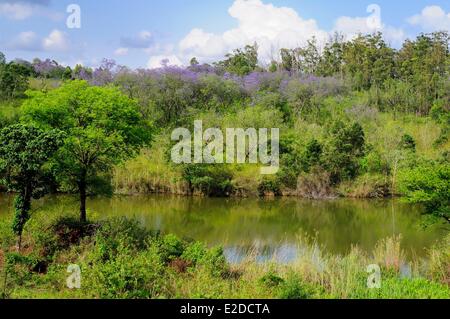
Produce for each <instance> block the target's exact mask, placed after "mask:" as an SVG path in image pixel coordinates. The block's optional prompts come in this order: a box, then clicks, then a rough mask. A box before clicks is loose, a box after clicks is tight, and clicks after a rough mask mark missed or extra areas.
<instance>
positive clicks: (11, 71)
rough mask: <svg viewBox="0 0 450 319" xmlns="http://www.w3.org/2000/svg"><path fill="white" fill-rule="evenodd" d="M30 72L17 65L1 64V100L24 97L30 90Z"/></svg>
mask: <svg viewBox="0 0 450 319" xmlns="http://www.w3.org/2000/svg"><path fill="white" fill-rule="evenodd" d="M30 75H31V74H30V70H29V69H27V68H26V67H25V66H23V65H21V64H18V63H15V62H9V63H0V98H2V99H15V98H21V97H23V96H24V92H25V91H26V89H27V88H28V77H29V76H30Z"/></svg>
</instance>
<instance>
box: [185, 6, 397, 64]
mask: <svg viewBox="0 0 450 319" xmlns="http://www.w3.org/2000/svg"><path fill="white" fill-rule="evenodd" d="M367 12H368V15H367V16H366V17H340V18H338V19H337V20H336V22H335V25H334V27H333V28H332V30H328V31H327V30H323V29H321V28H320V27H319V26H318V24H317V22H316V21H315V20H314V19H305V18H302V16H301V15H300V13H301V12H300V13H298V12H297V11H295V10H294V9H292V8H288V7H276V6H274V5H273V4H270V3H267V4H266V3H263V2H262V1H261V0H235V1H234V3H233V4H232V6H231V7H230V8H229V10H228V13H229V15H230V16H231V17H232V18H234V19H236V20H237V22H238V26H237V27H236V28H233V29H231V30H228V31H226V32H224V33H222V34H216V33H211V32H208V31H206V30H203V29H201V28H195V29H193V30H191V31H190V32H189V33H188V34H187V35H186V36H185V37H184V38H183V39H182V40H181V41H180V42H179V44H178V50H177V51H176V52H177V56H178V57H179V59H180V60H182V61H183V62H185V63H187V61H189V59H190V58H191V57H193V56H195V57H197V58H198V59H200V60H201V61H204V62H209V61H213V60H216V59H218V58H222V57H223V55H224V54H226V53H228V52H231V51H232V50H233V49H235V48H239V47H243V46H245V45H247V44H252V43H254V42H256V43H258V45H259V52H258V53H259V56H260V59H261V60H263V61H266V62H267V61H268V60H270V59H272V58H277V57H278V53H279V50H280V49H281V48H288V49H292V48H296V47H299V46H302V45H304V44H305V43H306V42H307V40H310V39H311V38H312V37H315V38H316V39H317V41H318V44H319V46H321V45H322V44H323V43H324V42H325V41H326V40H328V39H329V37H330V35H332V34H333V33H334V32H340V33H342V34H343V35H344V36H345V37H346V38H347V39H351V38H353V37H355V36H356V35H357V34H359V33H362V34H368V33H374V32H376V31H381V32H383V34H384V35H385V38H386V40H387V41H388V42H390V43H391V44H392V45H400V44H401V43H402V41H403V40H404V39H405V38H406V34H405V32H404V31H403V29H400V28H395V27H392V26H388V25H385V24H383V23H382V22H381V16H380V15H378V16H377V15H376V13H379V7H378V6H376V5H371V6H369V7H368V10H367Z"/></svg>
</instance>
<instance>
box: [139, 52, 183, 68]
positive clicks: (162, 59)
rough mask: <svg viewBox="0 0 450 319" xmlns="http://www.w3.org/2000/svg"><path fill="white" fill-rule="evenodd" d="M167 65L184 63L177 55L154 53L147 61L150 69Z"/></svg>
mask: <svg viewBox="0 0 450 319" xmlns="http://www.w3.org/2000/svg"><path fill="white" fill-rule="evenodd" d="M164 64H166V65H176V66H181V65H183V63H182V62H181V61H180V59H179V58H178V57H177V56H176V55H154V56H152V57H151V58H150V60H149V61H148V63H147V67H148V68H149V69H156V68H160V67H162V66H163V65H164Z"/></svg>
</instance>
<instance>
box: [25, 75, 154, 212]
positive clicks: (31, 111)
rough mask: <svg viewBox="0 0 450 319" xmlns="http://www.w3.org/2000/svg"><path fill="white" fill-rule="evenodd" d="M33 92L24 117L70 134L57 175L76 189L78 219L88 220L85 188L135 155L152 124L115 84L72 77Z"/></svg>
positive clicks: (58, 158)
mask: <svg viewBox="0 0 450 319" xmlns="http://www.w3.org/2000/svg"><path fill="white" fill-rule="evenodd" d="M29 95H30V99H28V100H27V101H26V102H25V103H24V106H23V110H24V116H23V118H24V120H25V121H27V122H30V123H33V124H35V125H38V126H39V127H41V128H44V129H59V130H61V131H63V132H65V134H66V138H65V140H64V145H63V146H62V147H61V149H60V150H59V152H58V156H57V164H58V166H57V168H58V170H59V174H58V177H59V179H60V181H62V182H65V183H66V184H67V185H68V186H69V187H73V188H76V189H77V190H78V192H79V194H80V218H81V220H83V221H85V220H86V206H85V202H86V195H87V194H86V193H87V190H88V189H89V187H91V186H93V185H95V184H94V183H90V182H91V181H93V180H98V177H99V176H100V177H101V176H102V174H108V173H110V172H111V169H112V168H113V166H114V165H116V164H119V163H120V162H122V161H124V160H126V159H127V158H129V157H131V156H133V155H135V154H137V152H139V150H140V148H141V147H142V146H143V145H145V144H146V143H147V142H149V140H150V134H151V130H150V127H149V126H148V124H147V123H146V122H145V121H143V120H142V116H141V114H140V113H139V111H138V107H137V105H136V104H135V102H134V101H132V100H130V99H129V98H128V97H126V96H125V95H123V94H122V93H121V92H120V91H119V90H117V89H115V88H110V87H104V88H101V87H92V86H89V85H88V84H87V83H86V82H84V81H72V82H70V83H67V84H65V85H63V86H62V87H60V88H58V89H55V90H52V91H50V92H47V93H42V92H29ZM103 189H104V188H103ZM91 191H92V189H91ZM94 191H95V190H94Z"/></svg>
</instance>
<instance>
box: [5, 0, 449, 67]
mask: <svg viewBox="0 0 450 319" xmlns="http://www.w3.org/2000/svg"><path fill="white" fill-rule="evenodd" d="M72 3H74V4H77V5H78V6H79V8H80V9H81V13H80V19H81V20H80V21H81V28H68V27H67V23H66V20H67V18H68V17H69V15H70V13H67V12H66V11H67V7H68V5H69V4H72ZM371 4H376V5H377V6H376V7H372V10H369V11H370V12H368V11H367V8H368V6H369V5H371ZM378 8H379V10H380V11H379V12H380V14H379V15H378ZM378 17H379V18H378ZM375 30H379V31H382V32H383V33H384V34H385V36H386V39H387V40H388V41H389V42H390V43H391V44H392V45H394V46H399V45H400V44H401V43H402V41H403V40H404V39H405V38H411V37H414V36H416V35H417V34H418V33H420V32H430V31H437V30H447V31H450V1H448V0H415V1H413V2H412V1H406V0H398V1H392V0H390V1H388V0H378V1H377V0H368V1H365V0H363V1H361V0H345V1H331V0H214V1H209V0H208V1H207V0H195V1H194V0H165V1H159V0H127V1H126V0H96V1H92V0H91V1H89V0H0V51H2V52H4V53H5V54H6V55H7V58H9V59H13V58H24V59H28V60H31V59H33V58H34V57H39V58H47V57H49V58H52V59H56V60H58V61H60V62H62V63H64V64H69V65H74V64H76V63H82V64H84V65H88V66H95V65H97V64H98V63H99V62H100V61H101V59H102V58H112V59H115V60H116V61H117V62H118V63H120V64H124V65H128V66H130V67H133V68H135V67H157V66H158V65H159V63H160V61H161V60H162V59H164V58H167V59H169V60H170V63H171V64H184V63H186V62H187V61H188V60H189V59H190V58H191V57H192V56H196V57H198V58H199V60H200V61H203V62H210V61H213V60H216V59H218V58H220V57H221V56H223V55H224V54H225V53H227V52H228V51H230V50H232V49H233V48H237V47H240V46H244V45H245V44H249V43H253V42H255V41H256V42H258V43H259V44H260V56H261V59H262V60H263V61H265V60H269V59H271V58H276V52H277V51H278V50H279V49H280V48H281V47H296V46H299V45H302V44H303V43H304V42H305V41H306V40H307V39H308V38H310V37H311V36H315V37H316V38H317V39H318V41H319V43H322V42H323V41H325V40H326V38H327V37H329V36H330V34H332V33H333V32H334V31H339V32H341V33H343V34H344V35H345V36H346V37H348V38H351V37H352V36H354V35H355V34H357V33H359V32H363V33H369V32H373V31H375Z"/></svg>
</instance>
